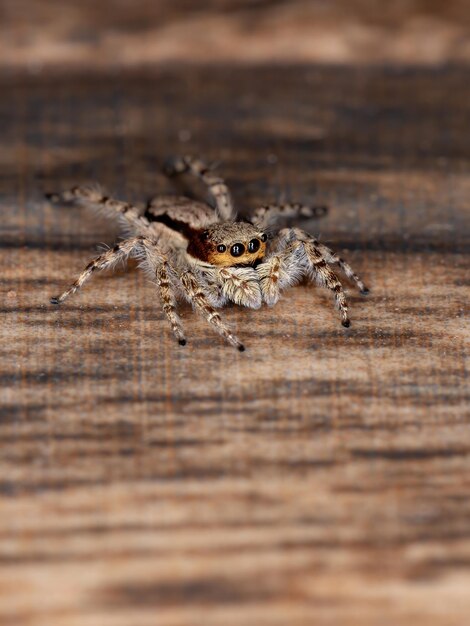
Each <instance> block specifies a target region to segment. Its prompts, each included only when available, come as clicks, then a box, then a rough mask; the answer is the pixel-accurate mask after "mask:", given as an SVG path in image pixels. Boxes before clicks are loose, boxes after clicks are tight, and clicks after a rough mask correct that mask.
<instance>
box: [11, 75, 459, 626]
mask: <svg viewBox="0 0 470 626" xmlns="http://www.w3.org/2000/svg"><path fill="white" fill-rule="evenodd" d="M469 79H470V75H469V71H468V69H465V68H459V67H447V68H446V69H440V70H438V69H436V70H415V69H408V70H406V71H405V70H399V69H395V70H393V69H365V68H362V69H361V68H358V69H351V68H344V69H342V68H336V69H334V68H327V67H324V68H322V67H311V68H308V67H304V68H300V67H292V68H284V69H276V68H274V67H273V68H268V67H265V68H256V67H252V68H250V69H245V70H241V69H235V68H230V67H224V68H218V69H214V68H211V67H199V68H192V69H184V68H178V67H173V68H168V69H160V70H152V71H150V70H149V71H146V72H144V71H142V72H140V73H139V72H137V71H136V72H134V73H128V74H126V73H123V72H120V73H118V72H117V73H114V74H105V75H90V74H88V75H63V76H60V75H57V76H55V77H54V76H47V75H42V76H31V75H28V76H26V75H24V76H21V75H17V74H13V73H11V72H10V73H9V72H4V73H3V75H2V76H1V77H0V88H1V93H2V98H1V99H0V120H1V128H2V140H1V144H0V203H1V216H2V217H1V223H0V227H1V232H2V237H1V267H2V272H1V275H0V288H1V296H2V304H1V310H2V324H1V332H2V343H1V350H2V358H1V373H0V376H1V385H2V386H1V400H2V403H1V404H2V406H1V412H0V446H1V447H0V471H1V474H0V494H1V499H0V598H1V600H0V623H1V624H2V626H19V625H20V626H111V625H112V626H155V625H158V626H183V625H184V626H194V625H197V626H199V625H201V626H221V625H222V624H223V625H224V626H235V625H236V626H242V625H243V626H247V625H249V626H251V625H253V626H286V625H289V626H304V625H305V626H307V625H308V626H311V625H313V624H315V625H320V626H322V625H335V626H338V625H345V626H355V625H358V626H359V625H360V626H372V625H374V626H375V625H377V626H378V625H380V626H388V625H390V626H392V625H394V626H396V625H397V624H399V625H400V626H405V625H412V626H464V625H465V624H468V619H469V618H468V616H469V614H470V499H469V489H470V430H469V412H468V409H469V387H468V352H467V348H468V344H467V345H466V341H468V337H469V332H468V331H469V326H468V315H467V316H466V313H467V314H468V309H467V310H466V306H467V303H468V293H469V273H468V269H469V268H468V257H466V256H465V254H466V253H468V242H469V240H468V235H469V222H468V217H469V211H468V203H469V194H470V180H469V157H470V148H469V142H468V131H469V116H468V102H469V101H470V80H469ZM181 152H183V153H193V154H201V155H203V156H205V157H206V158H208V159H214V160H221V161H222V165H221V167H220V171H221V173H223V174H224V175H225V176H226V178H227V179H228V182H229V184H230V186H231V188H232V190H233V193H234V196H235V199H236V201H237V204H238V206H239V207H240V208H241V210H248V209H249V208H250V207H254V206H256V205H257V204H258V203H261V202H266V201H276V200H279V199H293V200H298V201H302V202H306V203H309V202H316V201H318V202H321V203H324V202H325V203H328V204H329V205H330V208H331V212H330V216H329V217H328V218H327V219H325V220H323V221H322V222H316V223H315V222H313V223H310V227H311V229H312V230H313V232H315V233H317V234H318V233H320V234H321V238H322V240H323V241H325V242H328V243H329V244H330V245H331V246H333V247H334V248H335V249H337V250H339V251H341V252H342V254H344V256H345V257H346V258H347V259H348V260H349V261H350V262H351V264H353V266H354V267H355V268H357V270H358V271H359V272H360V273H361V274H362V275H363V276H364V279H365V280H366V282H367V283H368V284H369V285H370V287H371V290H372V292H371V295H370V296H369V298H367V299H364V298H361V297H360V296H357V295H356V294H355V293H354V292H353V291H352V289H349V298H350V302H351V317H352V323H353V325H352V327H351V328H350V329H348V330H345V329H343V328H342V327H341V326H340V324H339V321H338V317H337V314H336V313H335V312H334V310H333V308H332V306H331V298H330V296H329V294H326V293H324V292H322V291H320V290H318V289H315V288H312V287H308V286H299V287H297V288H295V289H293V290H292V291H290V292H289V293H288V295H286V297H285V298H284V299H283V300H282V302H280V303H279V304H278V305H277V306H276V307H275V308H273V309H268V308H263V309H261V310H259V311H250V310H246V309H238V308H235V307H234V308H230V309H227V310H225V311H224V314H225V317H226V319H227V320H228V321H230V323H231V324H233V326H234V327H235V328H236V329H237V332H238V334H239V336H240V337H241V338H242V340H244V343H245V344H246V346H247V348H248V349H247V352H245V353H243V354H239V353H237V352H236V351H235V350H233V349H231V348H230V347H227V346H226V345H224V343H223V342H222V341H221V340H220V339H219V338H218V337H217V336H216V335H214V334H213V333H212V332H211V330H210V328H208V327H207V325H206V323H205V322H204V321H202V320H201V319H199V318H197V317H196V316H195V315H194V314H193V313H192V312H191V310H190V309H188V308H185V310H184V314H183V318H184V323H185V326H186V328H187V334H188V340H189V342H188V345H187V346H186V347H185V348H180V347H178V346H177V345H175V342H174V340H173V338H172V337H171V333H170V331H169V329H168V327H167V324H166V322H165V321H164V319H163V314H162V312H161V310H160V308H159V305H158V302H157V298H156V294H155V290H154V288H153V286H152V285H151V284H150V283H149V282H148V280H147V279H146V278H145V277H144V276H143V275H141V274H140V273H139V272H137V271H135V270H131V271H129V272H128V273H127V274H125V273H124V272H122V271H121V272H118V273H117V274H116V275H113V276H110V275H107V276H98V277H95V278H94V279H93V281H92V282H91V283H90V284H89V285H88V286H87V287H86V288H85V289H84V290H83V292H82V293H81V294H80V295H79V296H78V297H76V298H74V299H71V300H70V301H69V302H68V303H67V304H66V305H64V306H63V307H62V308H61V309H60V310H57V309H53V308H51V306H50V305H49V304H48V299H49V297H50V295H53V294H56V293H57V292H58V291H59V290H60V288H61V287H62V286H63V285H64V284H66V283H67V282H68V281H69V280H70V279H71V278H73V277H74V276H75V275H76V274H77V272H78V271H79V270H81V269H82V267H83V266H84V265H85V263H86V262H87V261H88V260H89V259H90V258H91V257H92V256H93V255H94V253H95V249H96V248H95V244H98V243H100V242H105V243H108V244H111V243H112V242H113V240H114V237H115V236H116V230H115V228H114V227H113V226H112V225H109V224H107V223H102V222H99V223H97V222H96V221H94V220H93V219H92V218H91V217H90V216H89V215H88V214H86V213H85V212H83V211H82V210H79V209H71V208H64V207H52V206H50V205H49V204H48V203H47V202H45V201H44V200H43V195H42V194H43V192H44V191H45V190H57V189H63V188H66V187H67V186H68V185H70V184H74V183H81V182H86V181H90V180H97V181H100V182H101V183H103V184H104V185H105V186H106V187H107V189H108V191H109V192H111V193H113V194H115V195H117V196H119V197H122V198H127V199H130V200H133V201H138V200H142V201H143V200H145V199H146V198H147V197H148V196H149V195H151V194H153V193H155V192H159V191H162V192H163V191H168V190H169V187H168V183H167V182H166V181H165V180H164V178H163V177H161V176H160V174H159V173H158V167H159V163H160V162H161V161H162V159H163V158H164V157H165V156H166V155H168V154H175V153H181Z"/></svg>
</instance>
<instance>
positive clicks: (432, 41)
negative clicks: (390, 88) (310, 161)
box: [0, 0, 470, 72]
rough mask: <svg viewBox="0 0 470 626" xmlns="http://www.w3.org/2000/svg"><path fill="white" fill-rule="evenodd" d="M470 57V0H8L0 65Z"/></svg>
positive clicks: (2, 6) (2, 15)
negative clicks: (381, 0)
mask: <svg viewBox="0 0 470 626" xmlns="http://www.w3.org/2000/svg"><path fill="white" fill-rule="evenodd" d="M170 61H172V62H174V61H183V62H189V63H194V62H206V63H207V62H209V63H221V62H222V63H224V62H236V63H252V62H257V63H261V62H264V63H272V62H273V61H276V62H280V63H286V62H290V63H293V62H306V63H311V62H320V63H357V64H364V63H368V64H370V63H400V64H405V65H409V64H416V63H420V64H429V65H436V64H443V63H449V62H454V63H455V62H467V63H468V62H470V11H469V6H468V0H446V1H445V2H443V1H442V0H394V1H393V2H382V3H378V2H377V0H329V1H325V0H204V1H203V2H200V1H199V2H198V1H197V0H152V1H149V0H132V1H130V0H127V1H123V0H100V2H96V0H79V1H75V2H73V1H72V2H70V1H69V2H63V0H40V2H38V0H2V2H1V3H0V68H3V67H7V68H12V67H14V68H23V69H28V70H30V71H33V72H38V71H40V70H41V69H42V68H44V67H50V66H56V65H61V66H63V65H67V66H69V67H82V68H83V66H84V65H85V66H86V67H95V68H96V67H97V66H99V67H101V68H109V67H113V68H119V67H122V66H126V67H136V66H140V65H142V64H153V63H161V62H170Z"/></svg>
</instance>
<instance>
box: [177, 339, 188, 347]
mask: <svg viewBox="0 0 470 626" xmlns="http://www.w3.org/2000/svg"><path fill="white" fill-rule="evenodd" d="M178 343H179V344H180V346H185V345H186V339H178Z"/></svg>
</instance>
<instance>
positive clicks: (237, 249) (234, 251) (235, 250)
mask: <svg viewBox="0 0 470 626" xmlns="http://www.w3.org/2000/svg"><path fill="white" fill-rule="evenodd" d="M244 252H245V246H244V245H243V244H242V243H234V244H233V246H232V247H231V248H230V254H231V255H232V256H241V255H242V254H243V253H244Z"/></svg>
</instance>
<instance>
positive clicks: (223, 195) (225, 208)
mask: <svg viewBox="0 0 470 626" xmlns="http://www.w3.org/2000/svg"><path fill="white" fill-rule="evenodd" d="M164 172H165V173H166V174H167V176H176V175H178V174H185V173H189V174H192V175H193V176H195V177H196V178H198V179H199V180H202V182H203V183H204V184H205V185H206V186H207V188H208V190H209V192H210V193H211V195H212V196H213V198H214V200H215V203H216V207H217V211H218V213H219V215H220V217H221V218H222V220H224V221H225V220H230V219H232V218H233V215H234V209H233V203H232V199H231V197H230V192H229V190H228V187H227V185H226V184H225V182H224V180H223V179H222V178H220V177H219V176H216V175H215V174H213V172H212V169H211V167H210V166H209V165H207V164H206V163H204V161H201V160H200V159H197V158H195V157H191V156H184V157H175V158H172V159H169V160H168V161H167V162H166V163H165V166H164Z"/></svg>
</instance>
